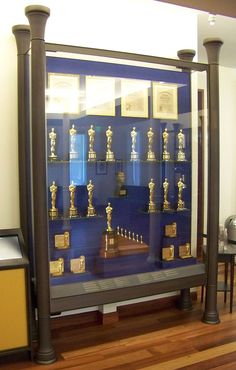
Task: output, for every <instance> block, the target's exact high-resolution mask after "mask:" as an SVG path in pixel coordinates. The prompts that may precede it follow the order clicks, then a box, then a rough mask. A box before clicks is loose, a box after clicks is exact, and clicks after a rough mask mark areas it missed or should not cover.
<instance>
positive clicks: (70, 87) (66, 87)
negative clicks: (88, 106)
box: [46, 73, 80, 114]
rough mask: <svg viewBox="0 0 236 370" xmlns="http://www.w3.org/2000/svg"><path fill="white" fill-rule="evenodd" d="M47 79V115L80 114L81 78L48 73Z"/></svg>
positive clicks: (72, 75)
mask: <svg viewBox="0 0 236 370" xmlns="http://www.w3.org/2000/svg"><path fill="white" fill-rule="evenodd" d="M47 77H48V81H47V101H46V110H47V113H63V114H64V113H67V114H79V113H80V102H79V90H80V76H79V75H74V74H65V73H48V76H47Z"/></svg>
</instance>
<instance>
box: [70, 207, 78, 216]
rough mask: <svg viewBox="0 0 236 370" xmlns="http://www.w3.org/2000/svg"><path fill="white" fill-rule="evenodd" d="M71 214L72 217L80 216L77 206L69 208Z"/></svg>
mask: <svg viewBox="0 0 236 370" xmlns="http://www.w3.org/2000/svg"><path fill="white" fill-rule="evenodd" d="M69 216H70V217H77V216H78V210H77V208H70V210H69Z"/></svg>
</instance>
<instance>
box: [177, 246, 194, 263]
mask: <svg viewBox="0 0 236 370" xmlns="http://www.w3.org/2000/svg"><path fill="white" fill-rule="evenodd" d="M191 257H192V255H191V247H190V243H186V244H184V245H180V246H179V258H183V259H185V258H191Z"/></svg>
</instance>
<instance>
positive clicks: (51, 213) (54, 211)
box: [49, 208, 58, 218]
mask: <svg viewBox="0 0 236 370" xmlns="http://www.w3.org/2000/svg"><path fill="white" fill-rule="evenodd" d="M49 216H50V217H52V218H54V217H58V209H57V208H50V209H49Z"/></svg>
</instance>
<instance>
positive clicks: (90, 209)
mask: <svg viewBox="0 0 236 370" xmlns="http://www.w3.org/2000/svg"><path fill="white" fill-rule="evenodd" d="M93 216H96V212H95V208H94V207H88V210H87V217H93Z"/></svg>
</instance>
